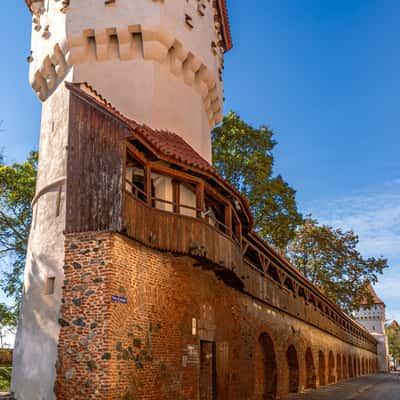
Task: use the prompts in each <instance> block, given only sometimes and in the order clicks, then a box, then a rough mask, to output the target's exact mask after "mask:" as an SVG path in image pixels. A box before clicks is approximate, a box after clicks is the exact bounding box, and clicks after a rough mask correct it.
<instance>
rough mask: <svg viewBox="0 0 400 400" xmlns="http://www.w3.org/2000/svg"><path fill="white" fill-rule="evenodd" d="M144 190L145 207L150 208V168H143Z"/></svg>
mask: <svg viewBox="0 0 400 400" xmlns="http://www.w3.org/2000/svg"><path fill="white" fill-rule="evenodd" d="M144 190H145V192H146V197H147V199H146V200H147V205H148V206H149V207H152V195H153V193H152V186H151V168H150V167H145V168H144Z"/></svg>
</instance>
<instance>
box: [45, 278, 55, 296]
mask: <svg viewBox="0 0 400 400" xmlns="http://www.w3.org/2000/svg"><path fill="white" fill-rule="evenodd" d="M55 283H56V278H55V277H53V276H51V277H48V278H47V281H46V288H45V293H46V294H48V295H50V294H54V289H55Z"/></svg>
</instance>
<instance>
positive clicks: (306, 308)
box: [123, 182, 376, 352]
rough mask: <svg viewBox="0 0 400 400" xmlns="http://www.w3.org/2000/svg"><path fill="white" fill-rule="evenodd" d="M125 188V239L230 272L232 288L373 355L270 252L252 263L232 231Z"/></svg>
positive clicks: (357, 333) (349, 324)
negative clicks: (287, 280)
mask: <svg viewBox="0 0 400 400" xmlns="http://www.w3.org/2000/svg"><path fill="white" fill-rule="evenodd" d="M129 185H131V186H130V188H132V190H129V191H128V190H125V191H124V197H123V204H124V207H123V220H124V229H125V232H126V234H127V235H128V236H129V237H131V238H133V239H135V240H137V241H139V242H141V243H143V244H144V245H146V246H149V247H152V248H156V249H158V250H161V251H168V252H172V253H175V254H181V255H188V256H191V257H193V258H196V259H198V260H199V263H200V264H202V265H204V266H206V267H207V268H213V269H214V270H216V271H217V272H218V273H220V274H221V275H222V274H224V273H225V274H226V273H229V274H228V275H227V276H223V277H222V278H223V279H225V278H227V279H228V280H229V282H230V283H232V284H233V285H234V286H235V287H237V288H240V289H241V290H243V291H244V292H246V293H248V294H249V295H251V296H253V297H255V298H258V299H259V300H260V301H263V302H265V303H268V304H270V305H271V306H273V307H275V308H277V309H279V310H281V311H283V312H285V313H287V314H290V315H292V316H293V317H295V318H297V319H301V320H304V321H305V322H306V323H309V324H311V325H314V326H316V327H318V328H319V329H322V330H324V331H326V332H328V333H330V334H332V335H334V336H336V337H338V338H340V339H341V340H344V341H346V342H348V343H351V344H353V345H356V346H358V347H361V348H364V349H367V350H370V351H372V352H374V351H376V342H375V340H374V339H373V338H372V337H371V336H370V335H369V334H368V333H367V332H365V331H364V330H363V329H362V328H360V327H359V326H357V325H356V324H355V323H354V321H352V320H351V319H350V318H349V317H348V316H347V315H345V314H344V313H343V312H339V311H338V310H335V313H333V308H332V307H331V305H330V304H329V302H328V301H325V300H324V296H323V295H322V294H320V293H319V292H316V291H315V290H316V289H315V288H312V287H311V286H310V285H311V284H310V283H308V284H307V281H305V280H304V278H303V279H299V278H297V276H296V274H295V273H294V272H295V271H291V270H290V271H289V272H291V273H290V274H289V272H288V271H286V269H287V268H289V267H288V266H286V265H281V263H280V262H279V260H275V261H273V259H271V256H270V254H267V253H262V252H261V254H259V256H260V263H259V264H258V265H255V264H254V263H252V262H251V261H250V260H249V258H247V257H246V256H245V254H246V252H247V250H248V249H249V243H248V241H247V239H246V238H244V237H243V238H242V244H241V245H240V244H239V240H238V239H237V238H236V237H235V235H234V234H233V232H232V230H229V229H228V227H226V226H225V225H224V224H223V223H221V222H219V223H216V222H217V220H215V221H214V222H215V223H214V222H213V225H211V224H210V223H208V222H207V221H206V220H205V219H204V218H203V217H202V211H201V210H200V209H198V208H195V207H191V206H186V205H183V204H179V208H177V204H175V203H174V202H171V201H168V200H164V199H160V198H157V197H153V196H151V197H150V196H147V194H146V193H145V192H144V191H143V190H141V189H140V188H139V187H137V186H135V185H133V184H132V183H131V182H129ZM157 202H159V203H163V204H167V205H169V206H170V208H171V210H170V211H166V210H162V209H159V208H157ZM158 206H160V205H159V204H158ZM181 208H187V209H189V210H192V211H195V215H196V217H191V216H187V215H184V214H182V213H180V209H181ZM259 251H261V249H259ZM271 267H274V268H275V271H276V276H275V275H274V274H269V269H270V268H271ZM285 271H286V272H285ZM297 274H298V273H297ZM289 276H290V277H291V281H292V284H293V286H294V287H295V290H294V291H293V290H290V288H288V287H286V286H285V283H284V282H285V278H288V277H289ZM299 289H300V290H299ZM301 289H302V290H303V291H304V293H302V292H301ZM300 292H301V293H300ZM327 311H329V312H327Z"/></svg>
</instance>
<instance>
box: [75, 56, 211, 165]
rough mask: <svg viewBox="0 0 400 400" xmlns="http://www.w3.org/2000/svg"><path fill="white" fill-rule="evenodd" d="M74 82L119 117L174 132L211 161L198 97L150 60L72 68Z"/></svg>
mask: <svg viewBox="0 0 400 400" xmlns="http://www.w3.org/2000/svg"><path fill="white" fill-rule="evenodd" d="M73 80H74V81H75V82H88V83H89V84H90V85H92V86H93V88H95V89H96V90H97V91H98V92H99V93H100V94H101V95H102V96H104V97H105V98H106V99H107V100H109V101H110V102H111V103H112V104H113V105H114V106H115V107H116V108H117V109H118V110H119V111H120V112H121V113H122V114H124V115H125V116H127V117H129V118H132V119H134V120H136V121H138V122H140V123H145V124H147V125H149V126H150V127H152V128H154V129H164V130H169V131H171V132H174V133H177V134H178V135H180V136H181V137H182V138H183V139H184V140H186V141H187V142H188V143H189V144H190V145H191V146H192V147H193V148H194V149H195V150H196V151H197V152H199V153H200V154H201V155H202V156H203V157H204V158H205V159H207V160H211V136H210V125H209V122H208V117H207V114H206V112H205V109H204V106H203V100H202V98H201V96H200V94H199V93H198V92H197V91H196V90H194V89H193V87H191V86H188V85H186V84H185V82H184V81H183V80H182V79H180V78H178V77H176V76H175V75H173V74H171V72H170V71H169V68H168V66H167V65H166V64H162V65H160V64H159V63H157V62H155V61H151V60H143V59H141V58H138V59H136V60H131V61H124V62H121V61H119V60H110V61H107V62H104V63H95V64H80V65H76V66H75V67H74V68H73Z"/></svg>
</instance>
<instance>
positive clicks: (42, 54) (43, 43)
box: [29, 0, 67, 82]
mask: <svg viewBox="0 0 400 400" xmlns="http://www.w3.org/2000/svg"><path fill="white" fill-rule="evenodd" d="M44 8H45V12H44V14H43V15H40V16H35V15H33V18H32V20H34V18H39V22H40V27H41V28H40V29H39V30H36V29H35V27H36V26H37V24H36V23H35V22H32V36H31V50H32V58H33V60H32V62H31V64H30V69H29V80H30V82H32V81H33V79H34V74H35V72H36V71H37V70H38V69H40V68H41V67H42V64H43V60H44V59H45V58H46V57H47V56H48V55H49V54H50V53H52V51H53V49H54V46H55V45H56V44H57V43H62V42H64V41H65V39H66V18H67V14H64V13H62V12H60V8H61V6H60V2H55V1H53V0H44ZM46 26H49V32H50V36H49V38H48V39H44V38H43V37H42V36H43V33H44V29H45V27H46Z"/></svg>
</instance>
